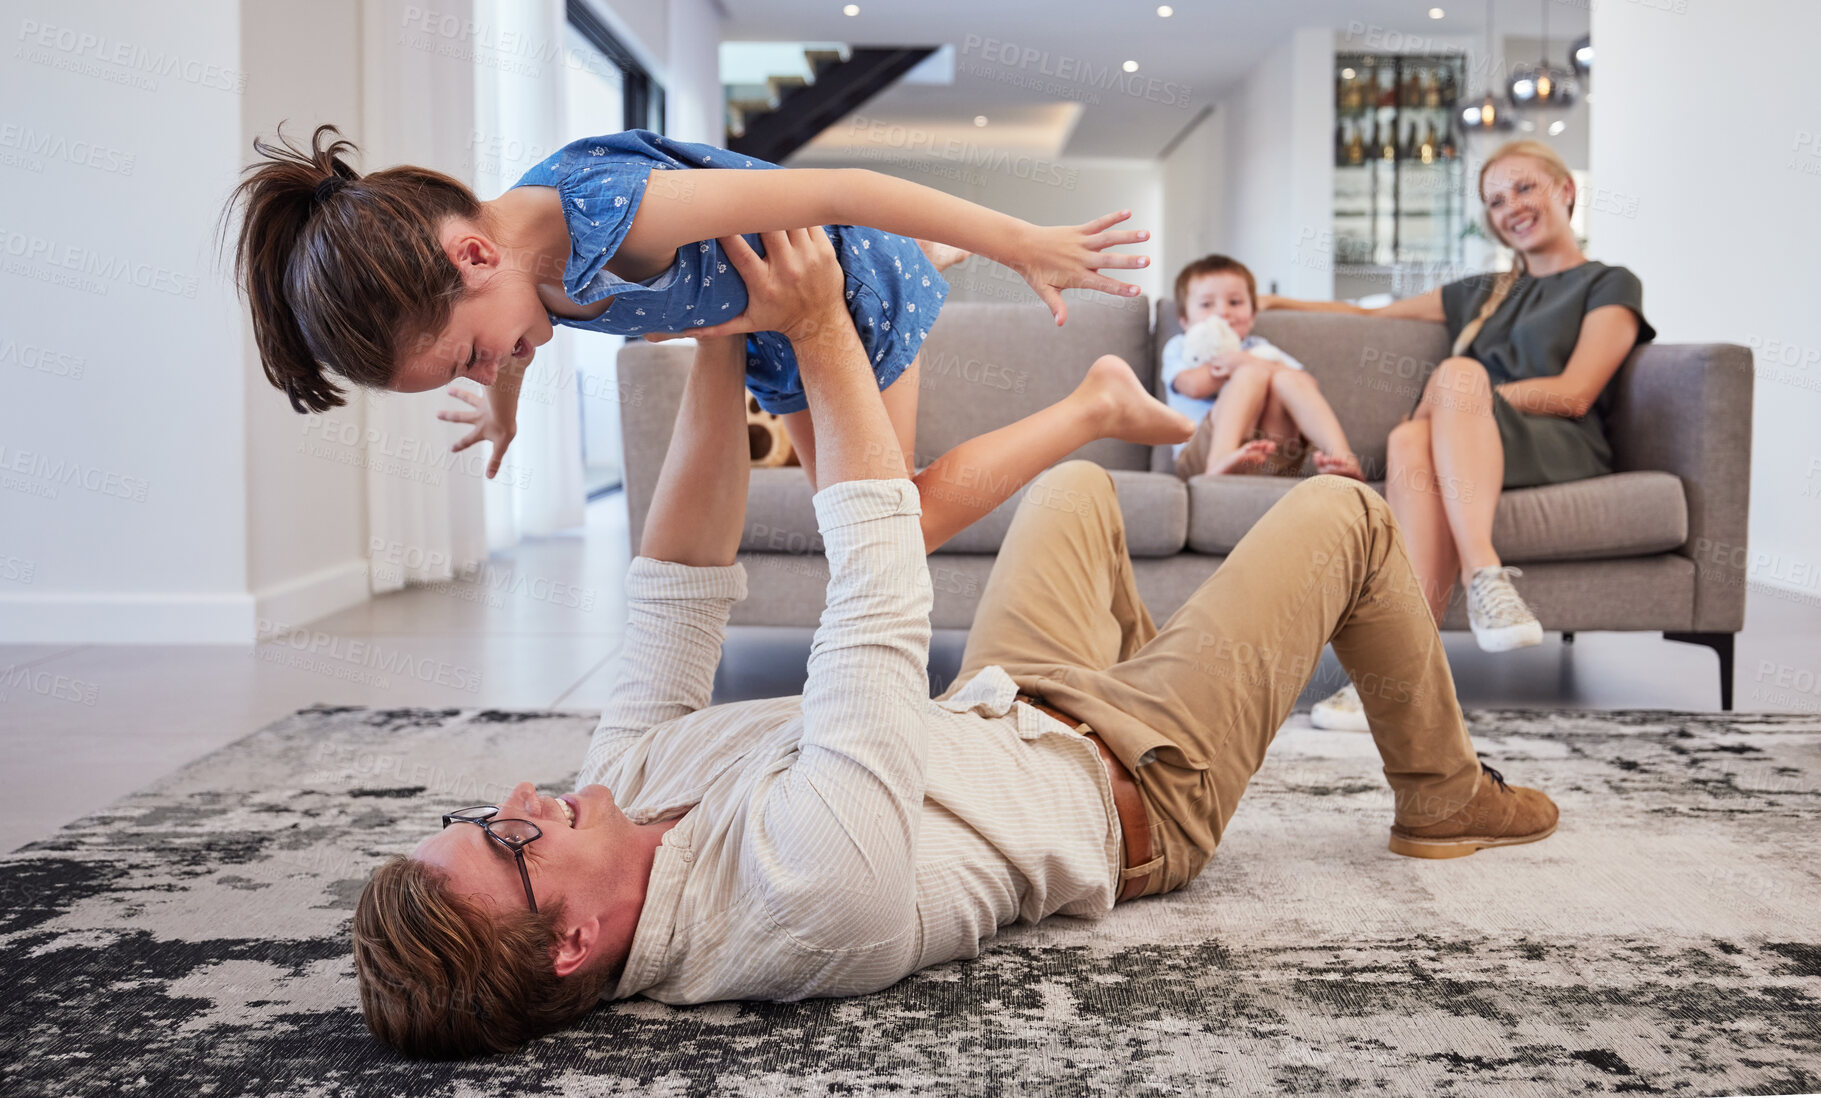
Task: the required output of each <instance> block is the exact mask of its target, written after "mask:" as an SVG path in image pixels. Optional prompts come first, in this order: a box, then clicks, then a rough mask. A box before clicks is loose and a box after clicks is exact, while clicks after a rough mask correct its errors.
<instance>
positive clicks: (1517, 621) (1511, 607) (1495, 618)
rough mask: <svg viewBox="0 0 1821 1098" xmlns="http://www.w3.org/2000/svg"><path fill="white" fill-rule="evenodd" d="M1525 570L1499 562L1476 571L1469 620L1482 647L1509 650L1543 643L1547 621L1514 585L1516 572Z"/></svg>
mask: <svg viewBox="0 0 1821 1098" xmlns="http://www.w3.org/2000/svg"><path fill="white" fill-rule="evenodd" d="M1523 574H1524V573H1523V572H1521V571H1519V570H1518V569H1516V568H1504V567H1499V566H1496V565H1495V566H1493V567H1490V568H1481V569H1480V570H1479V571H1477V572H1475V573H1473V579H1472V580H1471V581H1470V582H1469V583H1468V584H1467V622H1468V624H1470V625H1471V626H1473V639H1474V640H1476V641H1479V642H1480V648H1481V650H1483V651H1486V652H1509V651H1511V650H1512V649H1513V648H1529V647H1530V646H1531V645H1533V644H1542V643H1543V623H1542V622H1539V621H1537V620H1536V615H1535V614H1532V613H1531V612H1530V607H1528V606H1525V605H1524V600H1523V599H1521V598H1519V597H1518V593H1517V588H1515V587H1513V586H1512V585H1511V577H1512V576H1521V575H1523Z"/></svg>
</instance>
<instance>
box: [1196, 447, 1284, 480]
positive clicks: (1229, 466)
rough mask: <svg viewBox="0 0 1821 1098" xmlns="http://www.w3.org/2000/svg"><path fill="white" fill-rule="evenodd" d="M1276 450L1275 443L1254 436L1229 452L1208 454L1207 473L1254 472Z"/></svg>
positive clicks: (1214, 474)
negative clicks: (1217, 455) (1216, 455)
mask: <svg viewBox="0 0 1821 1098" xmlns="http://www.w3.org/2000/svg"><path fill="white" fill-rule="evenodd" d="M1276 452H1277V443H1275V442H1272V441H1271V440H1270V439H1268V438H1255V439H1253V440H1252V441H1251V442H1248V443H1245V444H1244V445H1242V446H1240V448H1239V449H1237V450H1234V451H1233V452H1232V453H1230V454H1222V455H1220V456H1219V457H1215V456H1213V455H1209V457H1208V475H1209V476H1211V477H1217V476H1221V475H1223V474H1228V473H1255V472H1257V471H1258V470H1259V469H1261V468H1263V467H1264V464H1265V461H1266V459H1268V458H1269V457H1270V456H1271V455H1272V454H1274V453H1276Z"/></svg>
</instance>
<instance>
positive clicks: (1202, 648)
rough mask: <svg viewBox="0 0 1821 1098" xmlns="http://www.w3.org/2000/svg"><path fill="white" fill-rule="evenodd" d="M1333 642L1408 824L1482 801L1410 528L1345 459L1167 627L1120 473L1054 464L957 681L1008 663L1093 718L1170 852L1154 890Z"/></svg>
mask: <svg viewBox="0 0 1821 1098" xmlns="http://www.w3.org/2000/svg"><path fill="white" fill-rule="evenodd" d="M1324 644H1333V646H1334V651H1335V654H1336V655H1338V656H1339V657H1340V662H1341V664H1342V666H1344V667H1345V668H1346V669H1347V672H1348V674H1349V675H1350V676H1351V677H1352V679H1353V682H1354V684H1355V685H1356V686H1357V687H1358V688H1359V692H1360V699H1361V701H1362V702H1363V703H1364V704H1365V709H1366V714H1367V717H1368V718H1369V719H1370V721H1371V724H1372V736H1373V739H1374V740H1375V741H1376V743H1377V746H1378V752H1379V755H1380V756H1381V757H1382V758H1383V759H1384V764H1385V766H1384V772H1385V778H1386V780H1387V781H1388V782H1389V783H1390V785H1391V788H1392V790H1393V791H1394V792H1395V794H1396V810H1395V822H1397V823H1402V824H1412V825H1415V824H1423V823H1433V822H1435V821H1437V820H1440V819H1443V818H1445V817H1447V816H1449V815H1452V814H1453V813H1454V812H1455V811H1456V810H1457V809H1459V808H1460V807H1461V806H1462V805H1464V804H1465V803H1466V802H1467V801H1468V800H1470V799H1471V798H1472V796H1473V793H1474V790H1475V788H1476V787H1477V784H1478V781H1479V762H1478V760H1477V759H1476V757H1475V756H1474V753H1473V745H1472V743H1471V742H1470V740H1469V739H1468V736H1467V730H1466V728H1465V726H1464V725H1463V724H1462V721H1461V714H1460V710H1459V707H1458V705H1457V703H1456V701H1455V696H1454V681H1453V679H1452V677H1451V676H1450V674H1449V671H1448V661H1447V658H1446V657H1445V656H1444V654H1443V651H1442V642H1441V637H1440V635H1439V634H1438V633H1437V632H1436V628H1435V623H1434V621H1433V620H1432V619H1431V618H1430V616H1429V610H1428V606H1427V604H1426V603H1425V602H1424V600H1423V594H1422V588H1421V586H1420V584H1419V583H1418V582H1417V578H1416V575H1415V573H1414V572H1412V571H1411V568H1410V561H1409V558H1408V556H1407V555H1406V553H1405V551H1404V541H1403V537H1402V535H1401V534H1400V533H1399V532H1398V529H1397V526H1396V524H1395V523H1394V522H1393V521H1392V518H1391V511H1390V508H1389V507H1387V506H1386V504H1385V501H1384V500H1383V499H1381V498H1380V497H1379V496H1378V494H1377V493H1375V492H1373V491H1372V490H1371V489H1369V488H1367V487H1366V486H1364V485H1362V484H1360V483H1359V482H1358V481H1353V480H1347V479H1343V478H1341V477H1333V476H1320V477H1313V478H1311V479H1309V480H1307V481H1305V482H1304V483H1302V484H1299V485H1298V486H1296V487H1295V488H1294V489H1292V490H1291V491H1290V492H1289V494H1287V495H1286V496H1285V497H1284V498H1283V499H1282V500H1280V501H1279V502H1278V504H1277V505H1276V506H1275V507H1273V508H1271V510H1270V511H1269V512H1268V513H1267V514H1266V515H1265V516H1264V517H1263V518H1262V519H1260V520H1259V521H1258V524H1257V525H1256V526H1254V527H1253V528H1252V530H1251V531H1250V532H1249V533H1247V534H1246V536H1245V538H1244V539H1242V540H1241V541H1240V543H1239V545H1238V546H1236V547H1235V548H1234V550H1233V553H1232V555H1231V556H1229V557H1228V558H1227V560H1226V562H1225V563H1224V564H1222V565H1221V567H1220V569H1219V570H1218V571H1217V572H1215V573H1214V574H1213V575H1212V576H1210V577H1208V579H1207V580H1206V581H1205V582H1203V583H1202V585H1201V586H1200V587H1199V588H1197V589H1196V591H1195V593H1194V594H1193V595H1191V596H1190V597H1189V601H1188V602H1186V603H1185V604H1183V606H1182V608H1181V609H1180V610H1178V611H1177V612H1176V613H1175V614H1174V615H1172V616H1171V618H1170V620H1169V621H1167V622H1165V623H1164V625H1163V628H1162V629H1161V630H1160V629H1158V628H1157V626H1156V625H1155V624H1153V622H1152V620H1151V616H1150V614H1149V612H1147V611H1146V609H1145V607H1144V603H1143V602H1142V601H1140V599H1139V596H1138V588H1137V586H1136V584H1135V583H1134V581H1133V578H1132V562H1131V558H1130V557H1128V556H1127V554H1126V544H1125V524H1124V520H1123V518H1122V516H1121V514H1120V511H1119V501H1118V499H1117V497H1116V496H1115V494H1114V490H1113V483H1112V478H1111V477H1110V476H1108V475H1107V473H1106V471H1105V470H1103V469H1101V468H1100V467H1099V466H1097V465H1094V464H1092V463H1090V462H1085V461H1071V462H1067V463H1065V464H1062V465H1059V466H1057V467H1055V468H1054V469H1051V470H1050V471H1049V472H1047V473H1045V474H1044V475H1043V476H1042V477H1040V478H1038V480H1037V481H1036V482H1035V483H1034V484H1033V485H1032V486H1031V488H1030V490H1029V491H1028V492H1027V494H1026V495H1025V498H1024V499H1023V501H1022V502H1021V504H1020V505H1019V508H1018V513H1017V517H1016V518H1015V519H1014V520H1013V522H1012V527H1011V530H1010V531H1009V532H1008V533H1007V534H1006V536H1005V541H1004V544H1003V545H1002V546H1001V547H1000V550H999V556H998V560H997V561H996V562H995V563H994V565H993V572H992V575H991V577H990V578H989V579H988V580H987V584H986V589H985V591H984V592H983V593H982V595H981V601H980V608H979V611H978V613H977V614H976V615H975V618H974V626H973V630H972V631H971V633H970V634H969V636H968V642H967V649H966V652H965V653H964V655H963V657H962V668H961V672H960V674H959V676H958V677H957V680H956V681H957V683H962V682H965V681H966V680H967V679H968V678H969V677H970V676H972V675H973V674H975V673H976V672H978V671H980V670H981V669H982V668H985V667H988V666H990V665H993V664H998V665H999V666H1000V667H1003V668H1004V669H1005V670H1006V672H1007V673H1008V674H1010V675H1011V677H1012V678H1013V679H1014V680H1015V681H1016V682H1017V683H1018V685H1019V687H1020V689H1022V690H1024V691H1026V692H1027V693H1030V694H1033V695H1036V696H1038V697H1040V698H1043V699H1044V700H1046V701H1047V702H1049V704H1051V705H1053V706H1055V707H1056V708H1057V709H1060V710H1061V711H1063V712H1064V713H1068V714H1070V715H1072V716H1074V717H1076V718H1077V719H1078V720H1081V721H1083V722H1085V723H1086V724H1087V725H1088V726H1090V727H1091V728H1093V729H1094V731H1096V732H1098V733H1100V735H1101V737H1102V738H1103V739H1105V740H1106V743H1107V746H1108V747H1110V748H1111V749H1112V750H1113V752H1114V753H1115V754H1117V755H1118V756H1119V758H1120V760H1121V761H1122V762H1124V763H1125V764H1126V766H1127V767H1128V768H1129V769H1130V770H1131V771H1132V775H1133V778H1134V780H1136V782H1137V783H1138V786H1139V789H1140V791H1141V792H1142V794H1143V796H1144V800H1145V807H1146V809H1147V812H1148V814H1149V816H1150V826H1151V849H1152V851H1153V853H1154V854H1159V855H1160V856H1161V858H1162V862H1163V865H1162V871H1161V872H1159V873H1156V874H1153V875H1152V880H1151V884H1150V886H1149V887H1148V888H1147V889H1146V892H1147V894H1148V893H1155V892H1167V891H1170V890H1172V889H1176V888H1180V887H1182V886H1183V885H1185V884H1187V883H1188V882H1189V881H1190V880H1192V879H1194V877H1195V875H1196V874H1197V873H1199V872H1201V869H1202V867H1203V866H1205V865H1206V864H1207V862H1208V859H1210V858H1211V857H1213V855H1214V850H1215V847H1217V846H1218V845H1219V844H1220V838H1221V835H1222V834H1223V833H1224V832H1225V830H1226V826H1227V821H1228V820H1229V819H1231V818H1232V816H1233V810H1234V809H1235V808H1236V807H1237V806H1238V804H1239V798H1240V795H1241V794H1242V793H1244V792H1245V788H1246V784H1247V783H1248V782H1249V781H1251V778H1252V775H1253V774H1255V773H1256V772H1257V771H1258V768H1259V767H1260V766H1261V765H1263V763H1264V759H1265V749H1266V748H1267V747H1268V746H1269V745H1270V743H1271V740H1272V738H1273V737H1274V736H1275V735H1276V734H1277V729H1278V727H1279V726H1280V725H1281V724H1283V722H1284V720H1285V719H1286V718H1287V717H1288V716H1289V715H1290V711H1291V707H1292V706H1293V705H1294V704H1295V702H1296V697H1297V695H1298V694H1299V693H1301V691H1302V688H1303V686H1304V685H1305V684H1306V683H1307V682H1308V680H1309V678H1310V676H1311V675H1312V674H1313V672H1314V669H1315V666H1316V663H1317V661H1318V660H1319V659H1320V658H1321V651H1322V646H1323V645H1324ZM950 693H953V690H952V689H951V690H950ZM945 696H946V695H945ZM1127 873H1128V876H1131V875H1135V874H1133V873H1132V871H1131V870H1129V869H1128V871H1127Z"/></svg>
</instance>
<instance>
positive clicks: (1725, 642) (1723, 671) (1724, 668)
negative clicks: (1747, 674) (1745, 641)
mask: <svg viewBox="0 0 1821 1098" xmlns="http://www.w3.org/2000/svg"><path fill="white" fill-rule="evenodd" d="M1733 636H1734V634H1732V633H1664V634H1663V639H1664V640H1672V641H1680V642H1682V643H1683V644H1699V645H1705V646H1706V647H1708V648H1711V649H1713V650H1714V655H1716V656H1719V657H1720V708H1721V709H1722V710H1724V711H1725V712H1728V713H1730V712H1732V642H1733Z"/></svg>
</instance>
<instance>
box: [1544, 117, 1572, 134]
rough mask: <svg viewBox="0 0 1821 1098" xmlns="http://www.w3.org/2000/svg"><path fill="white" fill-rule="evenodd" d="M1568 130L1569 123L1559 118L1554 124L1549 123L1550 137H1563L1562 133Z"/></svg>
mask: <svg viewBox="0 0 1821 1098" xmlns="http://www.w3.org/2000/svg"><path fill="white" fill-rule="evenodd" d="M1567 128H1568V123H1566V122H1564V121H1562V120H1561V119H1560V118H1558V119H1556V120H1555V121H1554V122H1551V123H1549V136H1550V137H1559V136H1561V133H1562V131H1563V130H1565V129H1567Z"/></svg>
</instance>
